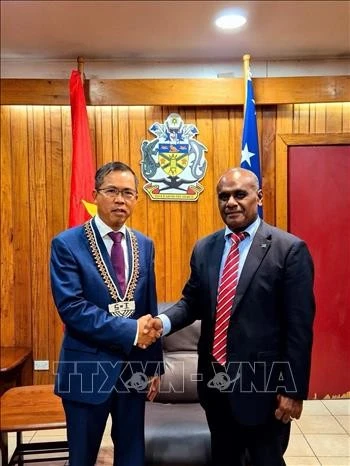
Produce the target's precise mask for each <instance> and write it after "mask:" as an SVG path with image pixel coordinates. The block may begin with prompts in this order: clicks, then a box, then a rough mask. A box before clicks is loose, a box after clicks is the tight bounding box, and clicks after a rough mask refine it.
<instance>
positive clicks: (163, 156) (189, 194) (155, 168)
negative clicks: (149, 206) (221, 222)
mask: <svg viewBox="0 0 350 466" xmlns="http://www.w3.org/2000/svg"><path fill="white" fill-rule="evenodd" d="M149 131H150V132H151V133H152V134H154V135H155V136H156V138H155V139H152V140H151V141H142V144H141V152H142V160H141V172H142V176H143V177H144V178H145V180H146V181H147V183H146V184H145V185H144V187H143V189H144V190H145V191H146V193H147V194H148V195H149V197H150V198H151V199H154V200H161V201H196V200H197V199H198V197H199V194H200V193H201V192H202V191H203V189H204V188H203V186H202V185H201V184H200V183H199V181H200V180H201V179H202V178H203V177H204V175H205V172H206V169H207V161H206V159H205V156H204V152H206V151H207V150H208V149H207V148H206V147H205V145H204V144H202V143H201V142H199V141H197V140H196V139H194V137H195V136H196V135H197V134H198V129H197V128H196V126H195V125H193V124H185V123H184V121H183V120H182V118H181V117H180V115H178V114H177V113H171V114H170V115H169V116H168V118H167V119H166V120H165V121H164V123H163V124H162V123H158V122H155V123H153V124H152V126H151V127H150V128H149Z"/></svg>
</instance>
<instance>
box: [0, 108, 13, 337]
mask: <svg viewBox="0 0 350 466" xmlns="http://www.w3.org/2000/svg"><path fill="white" fill-rule="evenodd" d="M10 122H11V107H9V106H1V138H0V139H1V157H0V166H1V173H0V182H1V218H0V222H1V248H0V257H1V291H0V293H1V335H0V336H1V345H2V346H13V345H14V344H15V318H16V316H15V299H14V295H15V288H16V286H17V284H15V264H14V262H15V257H14V256H15V252H14V247H13V236H14V232H15V228H16V225H15V224H14V219H15V215H16V213H15V212H14V206H13V197H14V195H15V192H14V190H13V185H12V176H13V171H12V150H11V142H12V137H11V125H10Z"/></svg>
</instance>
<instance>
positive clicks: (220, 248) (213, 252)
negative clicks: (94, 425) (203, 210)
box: [207, 230, 225, 316]
mask: <svg viewBox="0 0 350 466" xmlns="http://www.w3.org/2000/svg"><path fill="white" fill-rule="evenodd" d="M224 233H225V230H220V231H218V232H217V233H215V234H214V235H213V236H212V238H211V239H210V241H209V242H208V255H207V264H208V274H209V285H210V286H209V290H210V300H211V310H212V315H213V316H214V315H215V310H216V300H217V295H218V288H219V274H220V265H221V260H222V255H223V252H224V246H225V236H224Z"/></svg>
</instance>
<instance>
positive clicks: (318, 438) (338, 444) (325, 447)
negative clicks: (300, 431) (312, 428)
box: [305, 434, 350, 457]
mask: <svg viewBox="0 0 350 466" xmlns="http://www.w3.org/2000/svg"><path fill="white" fill-rule="evenodd" d="M305 438H306V440H307V441H308V443H309V444H310V446H311V448H312V450H313V451H314V453H315V455H316V456H345V457H346V456H350V436H349V435H347V434H305Z"/></svg>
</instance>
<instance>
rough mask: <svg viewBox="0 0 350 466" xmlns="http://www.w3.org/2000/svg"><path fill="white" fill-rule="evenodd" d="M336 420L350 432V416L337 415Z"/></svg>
mask: <svg viewBox="0 0 350 466" xmlns="http://www.w3.org/2000/svg"><path fill="white" fill-rule="evenodd" d="M335 418H336V420H337V421H338V422H339V423H340V424H341V425H342V426H343V427H344V429H345V430H346V432H348V433H350V416H335Z"/></svg>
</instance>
